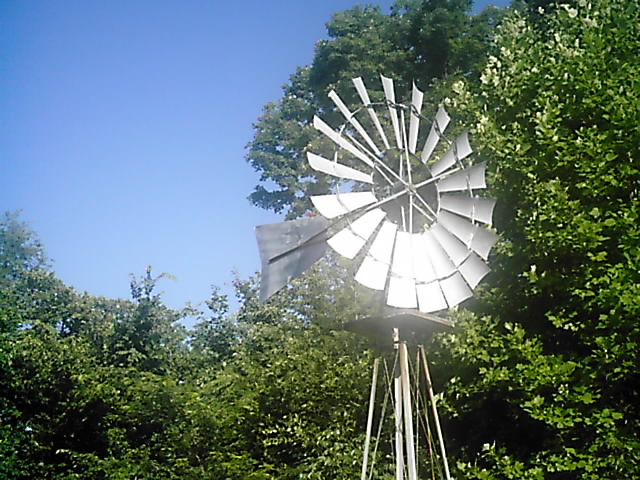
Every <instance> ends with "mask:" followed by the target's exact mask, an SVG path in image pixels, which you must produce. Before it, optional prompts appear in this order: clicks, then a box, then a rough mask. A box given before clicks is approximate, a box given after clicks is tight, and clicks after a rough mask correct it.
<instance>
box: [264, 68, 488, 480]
mask: <svg viewBox="0 0 640 480" xmlns="http://www.w3.org/2000/svg"><path fill="white" fill-rule="evenodd" d="M381 82H382V90H383V95H384V97H383V98H381V99H380V101H375V102H372V101H371V99H370V96H369V92H368V91H367V89H366V87H365V85H364V82H363V80H362V79H361V78H356V79H354V80H353V84H354V87H355V91H356V93H357V96H358V97H359V99H360V101H361V102H362V105H361V106H359V107H358V108H357V109H355V110H353V111H351V110H350V109H349V108H348V107H347V106H346V104H345V102H344V101H343V100H342V99H341V98H340V96H339V95H338V94H337V93H336V92H335V91H331V92H330V93H329V98H330V99H331V100H332V101H333V103H334V104H335V106H336V109H337V111H339V112H340V114H341V115H342V118H343V121H342V124H341V125H340V126H339V128H338V129H337V130H336V129H334V128H332V127H331V126H330V125H329V124H327V123H326V122H325V121H324V120H322V119H321V118H320V117H318V116H315V117H314V119H313V126H314V128H315V129H317V130H318V131H319V132H321V133H322V134H323V135H322V138H323V139H324V144H323V145H324V146H323V147H322V146H321V147H322V148H323V152H322V153H323V155H321V154H318V153H314V152H308V153H307V161H308V164H309V166H310V167H311V168H312V169H313V170H315V171H316V172H318V173H321V174H325V175H328V176H329V177H330V178H332V179H334V183H335V188H334V192H333V193H331V194H326V195H316V196H311V198H310V200H311V202H312V204H313V205H314V207H315V209H316V210H317V211H318V212H319V213H320V216H316V217H310V218H304V219H300V220H293V221H288V222H281V223H276V224H271V225H262V226H259V227H257V229H256V235H257V239H258V244H259V249H260V256H261V261H262V278H261V295H260V296H261V300H262V301H266V300H267V299H268V298H269V297H270V296H271V295H272V294H273V293H275V292H276V291H278V290H279V289H280V288H282V287H283V286H284V285H286V284H287V283H288V282H289V281H290V280H291V279H293V278H295V277H296V276H298V275H301V274H302V273H303V272H304V271H305V270H306V269H307V268H309V267H310V266H311V265H312V264H313V263H315V262H316V261H317V260H318V259H320V258H322V257H323V256H324V255H325V253H326V250H327V247H330V248H331V249H333V250H334V251H335V252H337V253H338V254H340V255H341V256H343V257H345V258H347V259H350V260H354V261H355V262H357V264H358V267H357V271H356V273H355V280H356V281H357V282H358V283H360V284H361V285H363V286H365V287H367V288H368V289H371V290H379V291H381V292H383V294H384V299H385V303H386V305H387V306H388V307H389V309H390V311H391V312H393V313H391V314H389V315H386V316H385V317H384V318H382V319H375V321H374V320H372V319H370V321H368V322H367V321H365V322H364V323H362V322H361V323H360V324H359V325H358V327H359V328H360V329H364V330H372V329H374V328H379V327H380V325H381V322H382V325H383V329H384V330H385V331H388V332H389V333H390V334H391V335H392V338H393V341H394V345H395V347H396V349H397V352H398V366H397V368H396V372H395V376H394V386H393V389H394V414H395V415H394V416H395V427H396V435H395V453H396V479H397V480H402V479H404V478H408V479H409V480H416V479H417V467H416V459H415V443H414V431H413V430H414V425H413V423H414V422H413V419H412V412H413V409H414V406H413V404H412V398H411V385H410V380H409V365H408V363H409V362H408V350H407V342H406V341H405V340H404V339H403V337H401V334H402V333H403V330H404V331H406V330H410V329H417V328H419V325H420V324H422V325H426V324H428V323H430V322H431V323H437V324H450V322H449V321H448V320H446V319H444V318H442V317H440V316H437V315H433V313H434V312H439V311H445V310H447V309H449V308H451V307H454V306H456V305H458V304H460V303H461V302H463V301H464V300H466V299H468V298H470V297H471V296H472V295H473V290H474V288H475V287H476V286H477V285H478V283H479V282H480V281H481V280H482V278H483V277H484V276H485V275H486V274H487V273H488V272H489V267H488V266H487V264H486V260H487V257H488V255H489V252H490V250H491V248H492V246H493V245H494V243H495V241H496V239H497V236H496V234H495V233H494V232H492V231H491V230H490V229H489V228H488V227H490V225H491V221H492V215H493V208H494V206H495V201H494V200H493V199H489V198H484V197H481V196H478V195H477V192H478V191H479V190H481V189H484V188H486V184H485V168H486V163H485V162H481V163H476V164H473V163H472V162H471V154H472V149H471V146H470V144H469V138H468V133H467V132H466V131H465V132H462V133H461V134H460V135H458V136H457V137H456V138H455V139H453V140H450V139H449V138H448V137H447V135H446V131H447V127H448V126H449V124H450V117H449V115H448V114H447V112H446V110H445V109H444V108H443V107H442V106H441V107H440V108H439V109H438V111H437V113H436V114H435V119H434V120H433V122H432V123H431V126H430V129H429V130H428V133H427V134H426V135H421V130H420V129H421V126H423V125H424V124H425V120H426V119H425V117H424V116H423V115H422V104H423V93H422V92H421V91H420V90H419V89H418V88H416V86H415V85H413V89H412V92H411V99H410V102H409V103H406V104H404V103H399V102H397V101H396V94H395V89H394V83H393V80H392V79H391V78H387V77H385V76H381ZM419 142H420V143H419ZM419 145H420V148H419ZM327 152H329V153H328V154H327ZM416 324H418V327H416ZM419 351H420V352H421V357H422V359H423V362H422V364H423V368H424V374H425V378H426V380H427V389H428V392H429V395H430V403H431V406H432V412H433V418H434V421H435V427H436V431H437V434H438V437H439V444H440V455H441V459H442V461H443V463H444V471H445V475H446V477H447V478H450V476H449V469H448V465H447V463H446V452H445V450H444V441H443V438H442V433H441V429H440V425H439V421H438V416H437V410H436V408H435V400H434V398H433V391H432V388H431V383H430V374H429V371H428V366H427V362H426V355H425V354H424V349H422V348H421V347H420V348H419ZM377 367H378V363H377V361H376V364H375V366H374V378H373V381H372V393H371V402H370V410H369V421H368V426H367V441H366V444H365V452H364V460H363V473H362V478H363V479H364V478H366V475H367V459H368V449H369V441H370V438H371V419H372V415H373V402H374V399H375V384H376V378H377Z"/></svg>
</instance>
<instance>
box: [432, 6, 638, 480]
mask: <svg viewBox="0 0 640 480" xmlns="http://www.w3.org/2000/svg"><path fill="white" fill-rule="evenodd" d="M639 20H640V7H639V6H638V4H637V3H635V2H631V3H629V2H625V1H620V0H598V1H594V2H591V3H587V2H586V1H581V2H577V3H576V4H575V5H574V6H570V5H565V6H559V7H556V8H554V9H553V10H551V11H550V12H548V13H547V12H546V11H545V13H544V15H542V14H541V15H539V16H537V17H536V18H535V19H532V18H531V17H530V16H527V15H526V12H525V13H523V14H513V15H512V16H511V17H510V18H509V19H508V20H507V21H505V23H504V25H503V27H502V28H501V31H500V35H499V37H498V39H497V47H498V48H497V49H496V54H495V55H494V56H493V57H491V58H490V59H489V63H488V66H487V67H486V69H485V70H484V72H483V74H482V83H481V84H480V85H479V86H477V87H474V86H468V87H467V86H465V85H464V84H462V83H459V84H457V85H456V86H455V90H456V91H457V94H456V95H453V96H452V97H451V100H450V102H451V104H452V106H453V107H454V108H455V109H456V110H461V111H463V112H465V115H467V116H468V117H467V118H469V119H474V120H475V123H476V126H475V135H474V138H475V143H476V145H478V146H479V147H480V150H481V151H482V152H483V154H484V155H485V156H487V157H489V160H490V162H489V165H491V169H492V172H491V182H490V183H491V185H492V190H493V192H492V193H493V196H495V197H496V198H498V206H497V209H496V219H495V223H496V228H497V230H498V231H499V232H500V234H501V237H502V240H501V243H500V244H499V245H498V248H497V254H496V255H495V256H494V258H493V261H492V266H493V268H494V270H495V272H494V273H493V274H492V277H489V280H490V284H489V287H488V288H486V289H485V290H484V292H482V293H481V300H482V301H481V302H479V303H477V304H476V305H477V306H478V308H479V311H480V312H482V313H484V314H487V315H490V316H488V317H485V318H480V317H474V318H467V319H466V320H465V321H462V322H461V324H460V326H459V327H458V328H459V329H458V331H457V332H456V333H455V335H454V336H449V337H445V338H444V339H443V340H442V349H441V350H440V353H439V355H440V361H442V364H441V367H442V368H445V367H444V366H445V365H446V366H447V368H448V369H449V371H451V372H452V373H453V372H455V373H454V378H453V379H452V381H451V382H450V383H449V385H448V388H447V390H448V395H447V398H448V403H449V408H450V415H452V416H453V418H452V420H450V423H449V425H448V427H449V430H448V431H449V432H451V433H453V437H454V443H455V445H456V448H457V449H458V452H459V456H458V458H465V459H467V461H468V463H461V465H460V467H461V475H466V476H468V478H514V479H515V478H581V479H591V478H611V479H614V478H624V477H628V478H634V477H637V476H638V475H639V474H640V471H639V465H640V457H639V453H638V452H640V449H639V447H640V440H639V438H638V433H637V432H638V431H640V430H639V427H640V410H639V409H638V405H639V403H638V399H639V396H640V389H639V387H638V386H639V385H640V381H639V380H640V378H639V377H638V374H637V368H636V365H637V352H638V346H639V345H640V328H639V327H638V322H637V318H638V313H639V311H640V300H639V299H640V295H639V293H640V291H639V290H638V288H639V287H638V286H639V285H640V271H639V270H638V265H640V250H639V245H640V243H639V242H638V239H639V238H640V229H639V227H638V221H637V220H638V214H639V213H640V200H639V197H638V193H639V190H638V181H637V180H638V178H640V171H639V168H638V165H639V164H640V163H639V160H640V152H639V151H638V140H639V139H640V127H639V120H640V118H639V115H640V113H639V112H640V103H639V102H640V100H639V98H638V95H637V94H636V93H637V92H638V89H639V87H640V84H639V83H638V78H640V77H639V75H640V61H639V60H638V57H637V54H636V52H637V51H638V49H639V47H640V27H639V25H640V22H639ZM541 22H543V23H541ZM474 92H475V93H476V95H474Z"/></svg>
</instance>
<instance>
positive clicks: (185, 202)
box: [0, 0, 507, 308]
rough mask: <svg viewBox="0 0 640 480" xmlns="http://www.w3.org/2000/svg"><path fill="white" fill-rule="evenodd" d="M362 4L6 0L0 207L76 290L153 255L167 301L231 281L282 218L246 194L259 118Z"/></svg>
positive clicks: (114, 287) (132, 269)
mask: <svg viewBox="0 0 640 480" xmlns="http://www.w3.org/2000/svg"><path fill="white" fill-rule="evenodd" d="M355 3H357V2H354V1H352V0H322V1H320V0H308V1H300V0H298V1H296V0H272V1H267V0H263V1H259V0H247V1H244V2H238V1H236V2H233V1H231V2H229V1H225V2H222V1H220V0H182V1H178V0H175V1H169V0H109V1H97V0H76V1H71V0H40V1H36V0H22V1H10V0H0V212H3V211H7V210H17V209H21V210H22V219H23V220H25V221H27V222H28V223H29V224H30V225H31V227H32V228H33V229H34V230H35V231H36V232H37V233H38V234H39V236H40V238H41V239H42V241H43V242H44V245H45V248H46V252H47V254H48V256H49V257H51V258H52V259H53V266H54V269H55V271H56V273H57V275H58V276H59V277H60V278H61V279H62V280H63V281H65V282H66V283H67V284H69V285H71V286H73V287H75V288H76V289H77V290H78V291H81V292H82V291H87V292H89V293H91V294H94V295H104V296H108V297H114V298H115V297H122V298H128V297H129V280H130V277H129V274H131V273H134V274H136V275H141V274H142V273H143V272H144V270H145V268H146V266H147V265H151V266H152V267H153V270H154V272H155V273H156V274H159V273H161V272H167V273H170V274H172V275H174V276H175V277H176V280H175V281H163V283H161V285H160V287H161V290H163V291H164V292H165V294H164V297H163V298H164V300H165V302H166V303H167V304H168V305H169V306H171V307H174V308H179V307H181V306H183V305H184V304H185V303H186V302H187V301H191V302H193V303H194V304H198V303H199V302H202V301H204V300H206V299H207V298H208V296H209V293H210V292H211V286H212V285H218V286H220V287H222V288H223V292H225V293H231V292H232V289H231V286H230V282H231V280H232V279H233V276H234V274H233V273H232V271H236V272H237V273H238V274H239V275H240V277H242V278H245V277H247V276H249V275H251V274H252V273H253V272H255V271H256V270H258V269H259V257H258V251H257V247H256V245H255V238H254V227H255V225H258V224H261V223H270V222H274V221H278V220H280V218H279V217H277V216H276V215H273V214H271V213H269V212H266V211H263V210H260V209H258V208H256V207H253V206H252V205H251V204H250V203H249V201H248V200H247V199H246V197H247V195H248V194H249V193H250V192H251V191H252V189H253V187H254V186H255V184H256V183H257V180H258V176H257V175H256V174H255V173H254V171H253V170H252V169H251V167H250V166H249V165H248V164H247V163H246V162H245V160H244V154H245V151H244V146H245V145H246V144H247V143H248V142H249V141H250V140H251V138H252V123H253V122H254V121H255V120H256V119H257V118H258V116H259V115H260V113H261V110H262V107H263V106H264V104H266V103H267V102H269V101H272V100H277V99H278V98H279V97H280V94H281V86H282V85H283V84H284V83H285V82H286V81H287V79H288V77H289V75H290V74H291V73H293V72H294V71H295V68H296V67H297V66H301V65H306V64H309V63H310V62H311V60H312V58H313V51H314V44H315V42H316V41H318V40H320V39H322V38H326V31H325V27H324V25H325V23H326V22H327V21H328V20H329V18H330V16H331V14H332V13H335V12H337V11H340V10H345V9H347V8H350V7H352V6H353V5H354V4H355ZM369 3H373V4H379V5H381V6H382V9H383V11H384V12H385V13H388V11H389V6H390V5H391V4H392V3H393V2H392V1H391V0H389V1H378V2H375V1H374V2H369ZM483 3H484V2H480V3H479V4H478V5H477V6H476V9H478V8H480V7H481V6H482V4H483ZM491 3H496V4H499V5H505V4H506V3H507V2H505V1H500V0H498V1H496V2H491Z"/></svg>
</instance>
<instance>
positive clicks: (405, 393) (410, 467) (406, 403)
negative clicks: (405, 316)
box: [400, 342, 418, 480]
mask: <svg viewBox="0 0 640 480" xmlns="http://www.w3.org/2000/svg"><path fill="white" fill-rule="evenodd" d="M408 356H409V354H408V351H407V343H406V342H402V343H400V377H401V381H402V403H403V414H404V440H405V445H406V454H407V473H408V476H409V480H417V479H418V473H417V469H416V452H415V443H414V436H413V414H412V408H411V385H410V383H409V359H408Z"/></svg>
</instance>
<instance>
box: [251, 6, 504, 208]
mask: <svg viewBox="0 0 640 480" xmlns="http://www.w3.org/2000/svg"><path fill="white" fill-rule="evenodd" d="M470 8H471V2H470V1H469V0H427V1H418V0H406V1H404V0H403V1H398V2H396V3H395V4H394V6H393V7H392V10H391V14H390V15H384V14H383V13H381V12H380V9H379V8H375V7H354V8H353V9H351V10H346V11H343V12H338V13H336V14H335V15H334V16H333V17H332V19H331V20H330V21H329V22H328V23H327V32H328V34H329V37H330V40H323V41H320V42H318V44H317V45H316V53H315V56H314V60H313V63H312V64H311V65H310V66H307V67H303V68H299V69H298V70H297V71H296V73H295V74H293V75H292V76H291V78H290V79H289V82H288V83H287V84H286V85H285V86H284V88H283V96H282V98H281V99H280V100H278V101H276V102H272V103H269V104H267V105H266V106H265V108H264V111H263V114H262V116H261V117H260V118H259V119H258V121H257V122H256V124H255V125H254V130H255V134H254V138H253V140H252V141H251V142H250V143H249V144H248V146H247V148H248V153H247V157H246V158H247V161H248V162H249V163H250V164H251V166H252V167H253V168H254V169H255V170H256V171H257V172H259V173H260V182H261V183H260V184H259V185H257V186H256V188H255V190H254V191H253V193H251V195H250V196H249V199H250V201H251V202H252V203H253V204H255V205H257V206H259V207H261V208H265V209H268V210H273V211H274V212H284V213H286V215H287V218H296V217H300V216H301V215H303V214H305V213H306V212H307V211H309V210H310V203H309V196H310V195H315V194H321V193H327V191H328V190H329V188H330V186H331V180H330V179H327V178H326V175H324V176H323V175H316V172H315V171H314V170H312V169H311V168H310V167H309V166H308V165H307V162H306V152H307V151H308V150H311V148H312V147H313V149H314V151H322V150H323V148H327V147H326V146H324V147H323V146H322V144H323V143H322V142H323V139H322V138H321V135H319V134H318V133H317V132H316V131H315V130H314V129H313V128H312V126H311V121H312V118H313V115H314V114H321V115H322V117H323V119H325V120H326V121H327V122H328V123H329V124H332V125H336V126H337V125H339V124H340V123H341V122H342V120H341V118H342V117H341V116H340V114H339V113H338V112H337V111H336V108H335V107H334V106H333V104H332V102H331V100H329V99H328V97H327V94H328V93H329V91H331V90H332V89H334V90H336V91H337V93H338V94H339V95H340V96H341V98H343V99H344V100H345V102H346V103H347V104H355V103H356V95H355V91H354V89H353V86H352V84H351V79H352V78H355V77H362V78H363V80H364V82H365V84H366V85H367V87H368V89H369V91H370V94H371V98H372V101H379V100H380V99H382V98H383V96H382V88H381V87H379V86H378V85H379V83H380V82H379V76H380V74H381V73H382V74H384V75H387V76H392V77H394V78H395V80H396V82H397V85H398V91H405V92H409V91H410V88H411V84H412V82H415V83H416V84H417V85H418V86H419V87H420V88H422V89H423V90H427V92H426V95H425V107H424V111H425V112H434V113H435V111H436V110H437V105H438V103H439V102H440V101H441V99H442V97H443V92H445V91H447V89H448V88H449V86H450V84H451V81H452V79H454V78H458V77H461V76H462V77H468V78H477V77H478V76H479V74H480V68H481V66H482V65H483V63H484V60H485V57H486V55H487V52H488V50H489V45H490V39H491V36H492V31H493V29H494V27H495V25H496V24H497V23H498V21H499V19H500V18H501V16H502V14H503V10H501V9H496V8H491V9H487V10H485V12H483V13H482V14H480V15H475V16H470V15H468V12H469V10H470ZM316 147H318V148H316Z"/></svg>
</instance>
